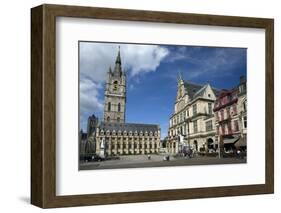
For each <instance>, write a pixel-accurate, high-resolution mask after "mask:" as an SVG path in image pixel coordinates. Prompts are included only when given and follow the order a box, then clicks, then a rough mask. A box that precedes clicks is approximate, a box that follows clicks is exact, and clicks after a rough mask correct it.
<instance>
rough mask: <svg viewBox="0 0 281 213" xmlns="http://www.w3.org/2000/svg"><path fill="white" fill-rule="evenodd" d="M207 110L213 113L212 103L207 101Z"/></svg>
mask: <svg viewBox="0 0 281 213" xmlns="http://www.w3.org/2000/svg"><path fill="white" fill-rule="evenodd" d="M208 112H209V114H210V115H211V114H213V110H212V103H208Z"/></svg>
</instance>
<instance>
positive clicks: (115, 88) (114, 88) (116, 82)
mask: <svg viewBox="0 0 281 213" xmlns="http://www.w3.org/2000/svg"><path fill="white" fill-rule="evenodd" d="M117 90H118V81H114V83H113V91H117Z"/></svg>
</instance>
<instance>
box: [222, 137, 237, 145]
mask: <svg viewBox="0 0 281 213" xmlns="http://www.w3.org/2000/svg"><path fill="white" fill-rule="evenodd" d="M239 138H240V136H233V137H232V138H224V139H223V143H224V144H234V143H236V142H237V141H238V140H239Z"/></svg>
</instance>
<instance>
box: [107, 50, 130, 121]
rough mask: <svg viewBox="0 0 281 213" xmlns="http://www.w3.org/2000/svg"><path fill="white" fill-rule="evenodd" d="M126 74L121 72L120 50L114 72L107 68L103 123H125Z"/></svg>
mask: <svg viewBox="0 0 281 213" xmlns="http://www.w3.org/2000/svg"><path fill="white" fill-rule="evenodd" d="M125 112H126V74H125V72H124V71H123V70H122V66H121V56H120V48H119V50H118V55H117V58H116V61H115V66H114V70H113V71H112V70H111V67H110V68H109V71H108V73H107V82H106V86H105V103H104V122H111V123H125Z"/></svg>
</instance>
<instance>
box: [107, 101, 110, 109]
mask: <svg viewBox="0 0 281 213" xmlns="http://www.w3.org/2000/svg"><path fill="white" fill-rule="evenodd" d="M107 111H111V103H110V102H108V104H107Z"/></svg>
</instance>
